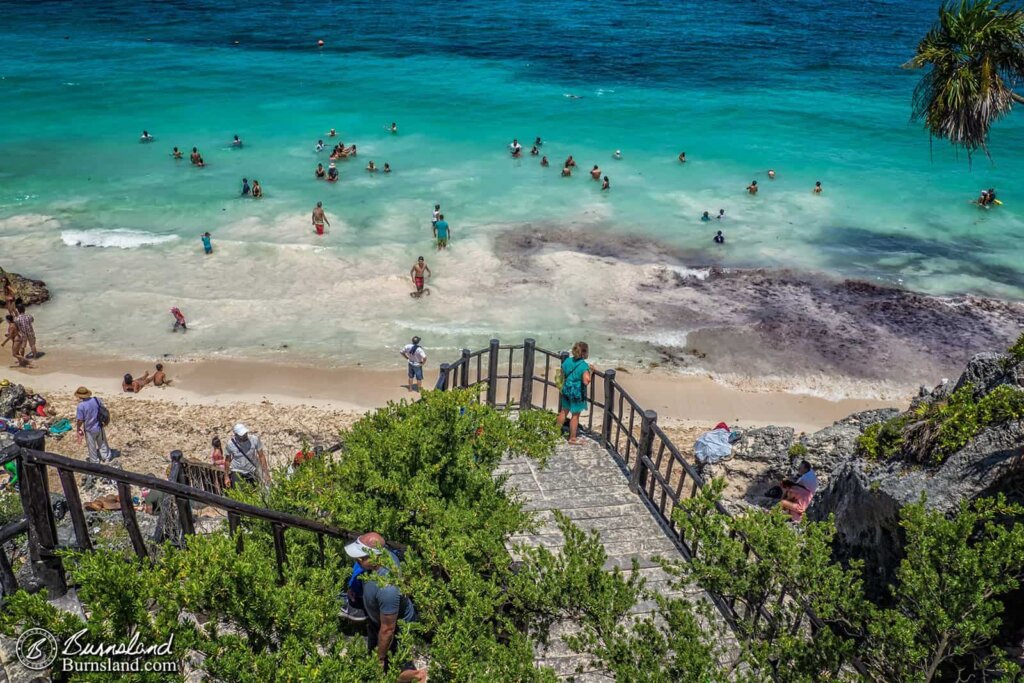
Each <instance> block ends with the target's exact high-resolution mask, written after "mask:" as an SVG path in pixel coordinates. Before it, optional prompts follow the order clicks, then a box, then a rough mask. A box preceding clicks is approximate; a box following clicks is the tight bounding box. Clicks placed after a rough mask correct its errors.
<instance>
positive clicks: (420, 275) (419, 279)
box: [409, 256, 430, 299]
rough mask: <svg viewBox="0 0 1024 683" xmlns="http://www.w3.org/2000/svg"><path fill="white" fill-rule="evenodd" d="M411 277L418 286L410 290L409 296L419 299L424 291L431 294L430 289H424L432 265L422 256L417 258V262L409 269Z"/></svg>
mask: <svg viewBox="0 0 1024 683" xmlns="http://www.w3.org/2000/svg"><path fill="white" fill-rule="evenodd" d="M409 277H411V278H412V283H413V285H415V286H416V291H415V292H409V296H411V297H414V298H417V299H418V298H419V297H421V296H423V294H424V293H426V294H427V296H430V290H429V289H424V285H425V284H426V281H427V278H428V277H430V266H428V265H427V262H426V261H424V260H423V257H422V256H420V257H419V258H418V259H416V263H414V264H412V268H411V269H410V270H409Z"/></svg>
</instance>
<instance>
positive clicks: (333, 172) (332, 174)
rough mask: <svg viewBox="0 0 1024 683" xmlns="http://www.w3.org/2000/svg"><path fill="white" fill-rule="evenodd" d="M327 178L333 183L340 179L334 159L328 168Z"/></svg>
mask: <svg viewBox="0 0 1024 683" xmlns="http://www.w3.org/2000/svg"><path fill="white" fill-rule="evenodd" d="M327 179H328V180H329V181H331V182H332V183H333V182H335V181H336V180H337V179H338V167H337V166H335V165H334V162H333V161H332V162H331V165H330V167H329V168H328V169H327Z"/></svg>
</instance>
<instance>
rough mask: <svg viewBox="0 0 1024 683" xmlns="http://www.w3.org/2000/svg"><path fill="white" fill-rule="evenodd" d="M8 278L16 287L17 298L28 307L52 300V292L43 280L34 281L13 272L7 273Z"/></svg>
mask: <svg viewBox="0 0 1024 683" xmlns="http://www.w3.org/2000/svg"><path fill="white" fill-rule="evenodd" d="M0 272H2V271H0ZM7 277H8V278H9V279H10V281H11V285H12V286H13V287H14V295H15V297H17V298H18V299H21V300H22V301H23V302H24V303H25V305H26V306H38V305H39V304H42V303H46V302H47V301H49V300H50V290H49V289H47V287H46V283H45V282H43V281H42V280H33V279H31V278H27V277H23V276H21V275H18V274H17V273H11V272H8V273H7ZM0 284H2V281H0Z"/></svg>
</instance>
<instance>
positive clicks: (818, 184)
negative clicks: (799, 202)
mask: <svg viewBox="0 0 1024 683" xmlns="http://www.w3.org/2000/svg"><path fill="white" fill-rule="evenodd" d="M814 194H821V181H820V180H819V181H818V182H816V183H814Z"/></svg>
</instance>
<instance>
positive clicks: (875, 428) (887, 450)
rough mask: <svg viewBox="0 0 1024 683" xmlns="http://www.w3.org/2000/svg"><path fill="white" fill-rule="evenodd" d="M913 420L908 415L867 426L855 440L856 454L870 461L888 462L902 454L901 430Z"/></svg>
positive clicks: (902, 439) (902, 438) (902, 440)
mask: <svg viewBox="0 0 1024 683" xmlns="http://www.w3.org/2000/svg"><path fill="white" fill-rule="evenodd" d="M912 419H913V416H912V415H911V414H909V413H904V414H902V415H897V416H896V417H894V418H892V419H891V420H886V421H885V422H876V423H875V424H872V425H868V426H867V427H866V428H865V429H864V433H863V434H861V435H860V436H859V437H858V438H857V452H858V453H859V454H861V455H863V456H864V457H867V458H870V459H871V460H889V459H892V458H897V457H899V456H900V455H901V454H902V452H903V445H904V436H903V430H904V428H905V427H906V426H907V424H908V423H909V422H910V421H911V420H912Z"/></svg>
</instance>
